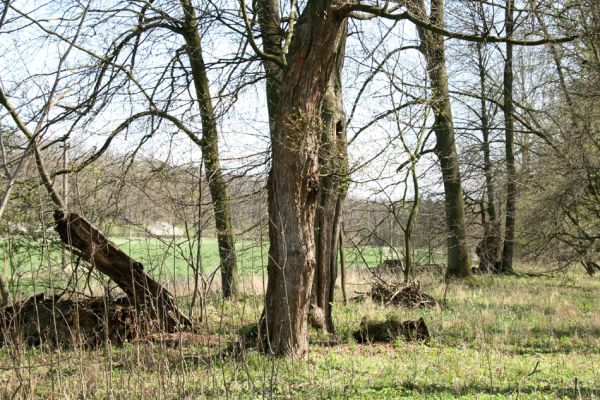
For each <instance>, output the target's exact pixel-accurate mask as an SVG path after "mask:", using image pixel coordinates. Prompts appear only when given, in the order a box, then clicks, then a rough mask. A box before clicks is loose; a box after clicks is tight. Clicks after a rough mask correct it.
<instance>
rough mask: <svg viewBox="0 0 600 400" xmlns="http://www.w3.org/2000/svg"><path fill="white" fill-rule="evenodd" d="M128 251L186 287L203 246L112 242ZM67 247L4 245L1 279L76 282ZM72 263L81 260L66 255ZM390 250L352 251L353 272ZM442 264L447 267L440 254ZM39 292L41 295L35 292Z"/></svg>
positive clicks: (17, 241) (243, 265)
mask: <svg viewBox="0 0 600 400" xmlns="http://www.w3.org/2000/svg"><path fill="white" fill-rule="evenodd" d="M111 239H112V240H113V242H114V243H115V244H117V245H118V246H119V247H120V248H121V249H122V250H123V251H125V252H126V253H127V254H129V255H130V256H131V257H132V258H134V259H135V260H137V261H139V262H141V263H142V264H143V265H144V268H145V269H146V271H148V273H150V275H152V276H154V277H155V278H157V279H158V280H159V281H161V282H177V281H183V280H186V279H187V278H189V277H190V276H192V275H193V266H195V265H196V261H197V260H196V257H197V245H192V244H190V242H188V241H187V240H186V239H185V238H180V237H179V238H169V239H160V238H152V237H131V238H130V237H113V238H111ZM201 250H202V251H201V264H200V265H201V268H202V271H203V273H204V275H205V276H206V275H210V274H212V273H213V272H214V271H215V270H216V269H217V268H218V267H219V254H218V247H217V240H216V239H214V238H203V239H202V243H201ZM236 250H237V259H238V268H239V271H240V274H241V275H242V276H244V275H249V274H257V273H260V272H261V271H263V269H264V268H266V265H267V260H268V258H267V254H268V244H263V245H262V248H261V245H260V244H259V243H256V242H253V241H250V240H239V241H238V242H237V243H236ZM62 254H63V253H62V247H61V243H59V242H58V239H57V238H53V237H51V238H50V239H48V240H45V241H44V240H36V239H29V238H24V237H14V238H10V239H6V238H5V239H0V274H2V276H4V277H5V279H7V280H8V281H9V282H10V283H11V286H15V285H17V286H19V287H21V288H25V287H28V286H33V287H36V286H37V287H39V286H42V287H48V286H52V285H61V284H63V283H65V282H66V281H67V280H68V279H69V278H70V275H71V273H70V270H67V271H62V269H61V266H62ZM66 256H67V257H68V259H70V260H71V262H72V263H75V262H76V257H74V256H73V255H72V254H70V253H66ZM416 256H417V258H419V257H421V259H422V260H424V261H427V260H426V259H427V257H426V251H425V250H417V251H416ZM399 257H402V255H401V254H397V253H394V252H393V251H391V250H390V248H388V247H374V246H361V247H346V248H345V259H346V267H347V269H349V270H351V269H357V268H364V267H365V265H368V266H370V267H374V266H377V265H378V264H380V263H381V262H382V261H383V260H386V259H388V258H399ZM434 261H437V262H440V261H442V259H441V255H440V254H436V260H434ZM33 290H39V289H33Z"/></svg>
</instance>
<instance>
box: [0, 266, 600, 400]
mask: <svg viewBox="0 0 600 400" xmlns="http://www.w3.org/2000/svg"><path fill="white" fill-rule="evenodd" d="M521 268H522V267H521ZM517 269H519V267H517ZM251 279H257V277H255V276H251V275H246V276H245V280H251ZM421 281H422V287H423V289H424V290H425V291H427V292H428V293H430V294H433V295H434V296H435V297H437V298H439V299H441V298H443V296H444V293H445V292H446V297H447V307H444V308H437V309H431V310H406V309H400V308H386V307H382V306H380V305H378V304H373V303H371V302H367V303H349V304H348V305H346V306H345V305H343V304H342V302H341V301H337V302H336V303H335V305H334V310H335V311H334V319H335V323H336V326H337V333H336V335H335V338H336V339H337V340H338V341H340V344H338V345H335V346H328V345H325V343H326V342H327V340H326V339H327V338H326V337H325V336H324V335H323V334H320V333H317V332H314V331H311V332H310V335H311V342H312V344H311V347H310V353H309V356H308V360H306V361H293V360H289V359H278V358H272V357H269V356H265V355H262V354H260V353H257V352H253V351H252V352H248V353H246V354H245V355H244V357H241V358H237V359H231V358H228V357H225V356H224V355H223V353H222V352H221V350H222V349H223V347H224V346H225V344H226V343H227V342H228V340H229V339H231V338H232V337H233V336H234V335H235V333H236V332H237V331H238V330H239V329H240V328H241V327H242V326H245V325H246V324H248V323H251V322H253V321H256V319H257V317H258V316H259V315H260V312H261V310H262V298H261V297H260V296H257V295H252V294H248V295H246V296H244V297H242V299H241V300H239V301H237V302H234V303H224V304H223V303H221V302H220V300H219V299H217V298H210V299H209V304H208V310H207V312H208V320H207V321H204V322H203V323H202V325H201V326H202V330H203V332H205V336H206V335H209V336H210V337H213V338H218V339H220V340H221V343H222V345H219V344H218V342H217V343H216V344H214V343H213V344H210V345H208V344H203V343H204V342H203V340H200V343H183V344H182V345H176V346H175V347H169V346H167V345H166V344H165V343H146V342H139V343H131V344H127V345H125V346H124V347H123V348H106V349H100V350H94V351H91V350H66V349H57V350H50V349H39V348H38V349H28V350H27V349H20V351H19V352H18V353H16V352H15V350H14V349H7V348H4V349H1V350H0V367H1V368H0V397H3V396H5V397H8V396H10V395H12V393H13V392H14V391H17V398H24V397H33V398H50V397H56V398H98V399H101V398H102V399H103V398H123V399H136V398H139V399H142V398H169V399H182V398H187V399H197V398H248V399H254V398H263V397H266V398H292V399H296V398H302V399H313V398H315V399H321V398H323V399H343V398H356V399H364V398H376V399H395V398H414V399H453V398H463V399H473V398H481V399H504V398H514V399H556V398H582V399H598V398H600V298H599V296H598V294H600V281H599V280H598V278H589V277H586V276H584V275H583V273H582V271H579V270H578V269H577V270H574V271H572V272H569V273H566V274H561V275H555V276H552V277H477V279H476V281H475V283H473V284H469V285H459V284H452V285H451V286H450V287H448V288H447V291H446V288H445V286H444V285H443V284H442V283H441V282H440V281H439V278H437V277H435V276H422V277H421ZM350 283H352V285H350V287H351V288H355V289H357V290H363V289H364V286H363V285H362V284H364V282H363V281H361V279H360V277H359V276H358V275H357V274H356V273H354V274H351V276H350ZM338 292H339V291H338ZM389 314H396V315H397V316H398V317H400V318H402V319H411V318H417V317H421V316H422V317H423V318H424V319H425V321H426V323H427V324H428V326H429V330H430V332H431V335H432V337H433V339H432V340H431V341H430V342H429V343H428V344H420V343H412V342H405V341H402V340H399V341H397V342H395V343H390V344H377V345H359V344H357V343H355V342H354V340H353V339H352V338H351V333H352V331H353V330H354V329H356V328H357V327H358V325H359V324H360V321H361V319H362V318H363V317H368V318H375V319H382V318H385V317H386V316H388V315H389ZM15 366H17V367H19V368H18V369H15V368H11V367H15ZM536 366H537V367H536ZM19 385H21V386H19Z"/></svg>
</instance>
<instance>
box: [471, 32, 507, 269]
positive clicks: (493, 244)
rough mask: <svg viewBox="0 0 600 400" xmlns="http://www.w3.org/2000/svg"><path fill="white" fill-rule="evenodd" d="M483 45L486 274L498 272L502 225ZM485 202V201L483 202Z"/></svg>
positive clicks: (481, 251) (482, 247)
mask: <svg viewBox="0 0 600 400" xmlns="http://www.w3.org/2000/svg"><path fill="white" fill-rule="evenodd" d="M484 46H485V45H484V44H482V43H477V44H476V47H477V62H478V68H479V85H480V95H481V100H480V101H481V117H480V118H481V133H482V136H483V141H482V144H481V147H482V151H483V174H484V178H485V198H486V199H485V205H484V210H483V212H484V217H485V216H487V218H484V219H485V222H484V223H483V238H482V240H481V242H480V243H479V245H478V246H477V255H478V256H479V270H480V271H481V272H484V273H488V272H496V264H497V262H498V259H499V257H500V254H499V253H500V248H501V237H500V232H499V231H500V224H499V222H498V216H497V213H496V206H495V200H496V195H495V187H494V177H493V173H492V168H493V167H492V160H491V156H490V121H489V115H488V109H487V107H488V105H487V101H486V98H487V92H486V68H485V64H484V59H483V56H484V55H483V47H484ZM482 201H483V200H482Z"/></svg>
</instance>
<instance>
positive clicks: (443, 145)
mask: <svg viewBox="0 0 600 400" xmlns="http://www.w3.org/2000/svg"><path fill="white" fill-rule="evenodd" d="M407 6H408V9H409V10H410V11H411V12H413V13H414V14H415V15H417V16H418V17H420V18H422V19H423V20H425V21H431V23H433V24H435V25H436V26H438V27H443V26H444V2H443V0H432V1H431V15H430V16H429V17H428V16H427V13H426V12H425V4H424V1H423V0H411V1H409V2H407ZM417 32H418V34H419V38H420V40H421V46H420V50H421V53H422V54H423V55H424V57H425V61H426V64H427V72H428V74H429V78H430V80H431V89H432V98H433V99H432V103H433V104H432V105H433V112H434V115H435V122H434V127H433V129H434V132H435V136H436V146H435V153H436V155H437V157H438V159H439V160H440V165H441V168H442V179H443V181H444V204H445V213H446V225H447V229H448V239H447V249H448V270H447V276H448V277H455V278H468V277H471V276H472V274H471V265H470V259H469V252H468V249H467V244H466V230H465V217H464V205H463V191H462V186H461V179H460V170H459V164H458V156H457V152H456V142H455V133H454V125H453V122H452V107H451V104H450V95H449V91H448V74H447V72H446V56H445V48H444V37H443V36H441V35H438V34H436V33H433V32H431V31H428V30H425V29H423V28H421V27H417Z"/></svg>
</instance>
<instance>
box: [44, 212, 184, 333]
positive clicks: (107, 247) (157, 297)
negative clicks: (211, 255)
mask: <svg viewBox="0 0 600 400" xmlns="http://www.w3.org/2000/svg"><path fill="white" fill-rule="evenodd" d="M54 220H55V222H56V226H55V230H56V232H58V234H59V236H60V238H61V240H62V241H63V242H64V243H65V244H66V246H67V248H69V249H70V250H71V251H72V252H73V253H75V254H76V255H78V256H80V257H82V259H84V260H85V261H87V262H88V263H90V264H91V265H92V266H93V267H95V268H97V269H98V271H100V272H102V273H103V274H105V275H107V276H108V277H109V278H111V279H112V280H113V281H114V282H115V283H116V284H117V285H118V286H119V287H120V288H121V289H122V290H123V292H124V293H125V294H126V295H127V296H128V297H129V299H130V301H131V303H132V304H133V306H134V307H135V308H136V309H137V311H138V314H139V315H148V316H149V317H150V318H151V319H155V320H157V321H159V322H160V325H161V326H160V328H161V329H163V330H165V331H167V332H173V331H175V330H177V329H178V328H180V327H189V328H192V321H191V320H190V319H189V318H188V317H187V316H185V315H184V314H183V313H182V312H181V311H180V310H179V308H177V305H176V304H175V299H174V298H173V296H172V295H171V293H169V291H168V290H167V289H166V288H165V287H163V286H162V285H161V284H159V283H158V282H156V281H155V280H154V279H152V277H150V276H149V275H148V274H147V273H146V272H145V271H144V266H143V265H142V264H141V263H139V262H137V261H135V260H133V259H132V258H131V257H129V256H128V255H127V254H125V253H124V252H123V251H122V250H121V249H119V248H118V247H117V246H116V245H115V244H114V243H112V242H111V241H109V240H108V239H107V238H106V236H104V235H103V234H102V232H100V231H99V230H98V229H97V228H96V227H94V226H93V225H92V224H91V223H90V222H88V221H87V220H86V219H85V218H83V217H81V216H80V215H77V214H76V213H64V212H62V211H60V210H57V211H55V212H54Z"/></svg>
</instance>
